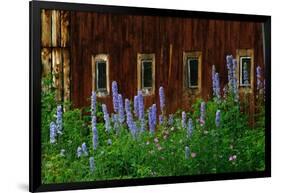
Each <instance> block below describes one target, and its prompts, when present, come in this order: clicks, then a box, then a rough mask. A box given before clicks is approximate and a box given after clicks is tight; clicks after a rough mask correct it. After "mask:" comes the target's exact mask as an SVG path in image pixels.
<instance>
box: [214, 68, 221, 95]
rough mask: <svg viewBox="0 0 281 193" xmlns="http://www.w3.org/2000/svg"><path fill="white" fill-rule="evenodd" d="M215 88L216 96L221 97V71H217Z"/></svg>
mask: <svg viewBox="0 0 281 193" xmlns="http://www.w3.org/2000/svg"><path fill="white" fill-rule="evenodd" d="M214 83H215V85H214V88H213V89H214V90H215V96H216V97H217V98H218V99H219V98H220V97H221V95H220V78H219V73H215V81H214Z"/></svg>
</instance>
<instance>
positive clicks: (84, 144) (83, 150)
mask: <svg viewBox="0 0 281 193" xmlns="http://www.w3.org/2000/svg"><path fill="white" fill-rule="evenodd" d="M81 147H82V152H83V154H84V155H85V156H88V150H87V146H86V143H85V142H84V143H82V146H81Z"/></svg>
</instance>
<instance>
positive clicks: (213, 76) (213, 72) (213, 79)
mask: <svg viewBox="0 0 281 193" xmlns="http://www.w3.org/2000/svg"><path fill="white" fill-rule="evenodd" d="M215 74H216V67H215V65H213V66H212V83H213V96H215V95H216V87H215V85H216V83H215Z"/></svg>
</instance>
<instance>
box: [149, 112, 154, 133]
mask: <svg viewBox="0 0 281 193" xmlns="http://www.w3.org/2000/svg"><path fill="white" fill-rule="evenodd" d="M148 127H149V132H150V133H151V134H154V121H153V116H152V107H149V109H148Z"/></svg>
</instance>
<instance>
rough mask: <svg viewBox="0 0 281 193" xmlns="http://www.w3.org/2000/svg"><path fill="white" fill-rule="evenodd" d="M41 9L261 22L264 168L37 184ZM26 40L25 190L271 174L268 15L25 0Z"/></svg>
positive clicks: (164, 182) (143, 183) (269, 34)
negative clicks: (264, 88)
mask: <svg viewBox="0 0 281 193" xmlns="http://www.w3.org/2000/svg"><path fill="white" fill-rule="evenodd" d="M41 9H60V10H77V11H95V12H110V13H116V14H124V13H126V14H132V15H150V16H155V15H157V16H171V17H189V18H205V19H219V20H239V21H255V22H263V23H264V33H265V39H264V44H265V64H266V69H265V76H266V77H267V78H266V85H267V86H266V91H265V93H266V96H265V98H266V99H265V105H266V109H265V115H266V117H265V125H266V129H265V164H266V167H265V171H260V172H241V173H223V174H205V175H192V176H176V177H157V178H144V179H128V180H109V181H97V182H73V183H67V184H42V183H41V148H40V147H41V146H40V144H41V139H40V136H41V133H40V122H41V117H40V108H41V104H40V101H41V96H40V92H41V66H40V65H36V64H39V63H40V46H41V45H40V43H41V41H40V30H41V29H40V26H41V21H40V10H41ZM29 11H30V14H29V16H30V18H29V22H30V23H29V26H30V33H29V40H30V48H29V49H30V55H29V58H30V66H29V72H30V77H29V86H30V87H29V94H30V96H29V124H30V127H29V129H30V130H29V147H30V149H29V170H30V171H29V172H30V173H29V191H30V192H38V191H39V192H40V191H60V190H77V189H90V188H108V187H122V186H137V185H151V184H167V183H183V182H198V181H213V180H229V179H244V178H261V177H270V176H271V17H270V16H264V15H246V14H232V13H214V12H201V11H183V10H169V9H155V8H136V7H123V6H105V5H93V4H76V3H62V2H47V1H31V2H29Z"/></svg>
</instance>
